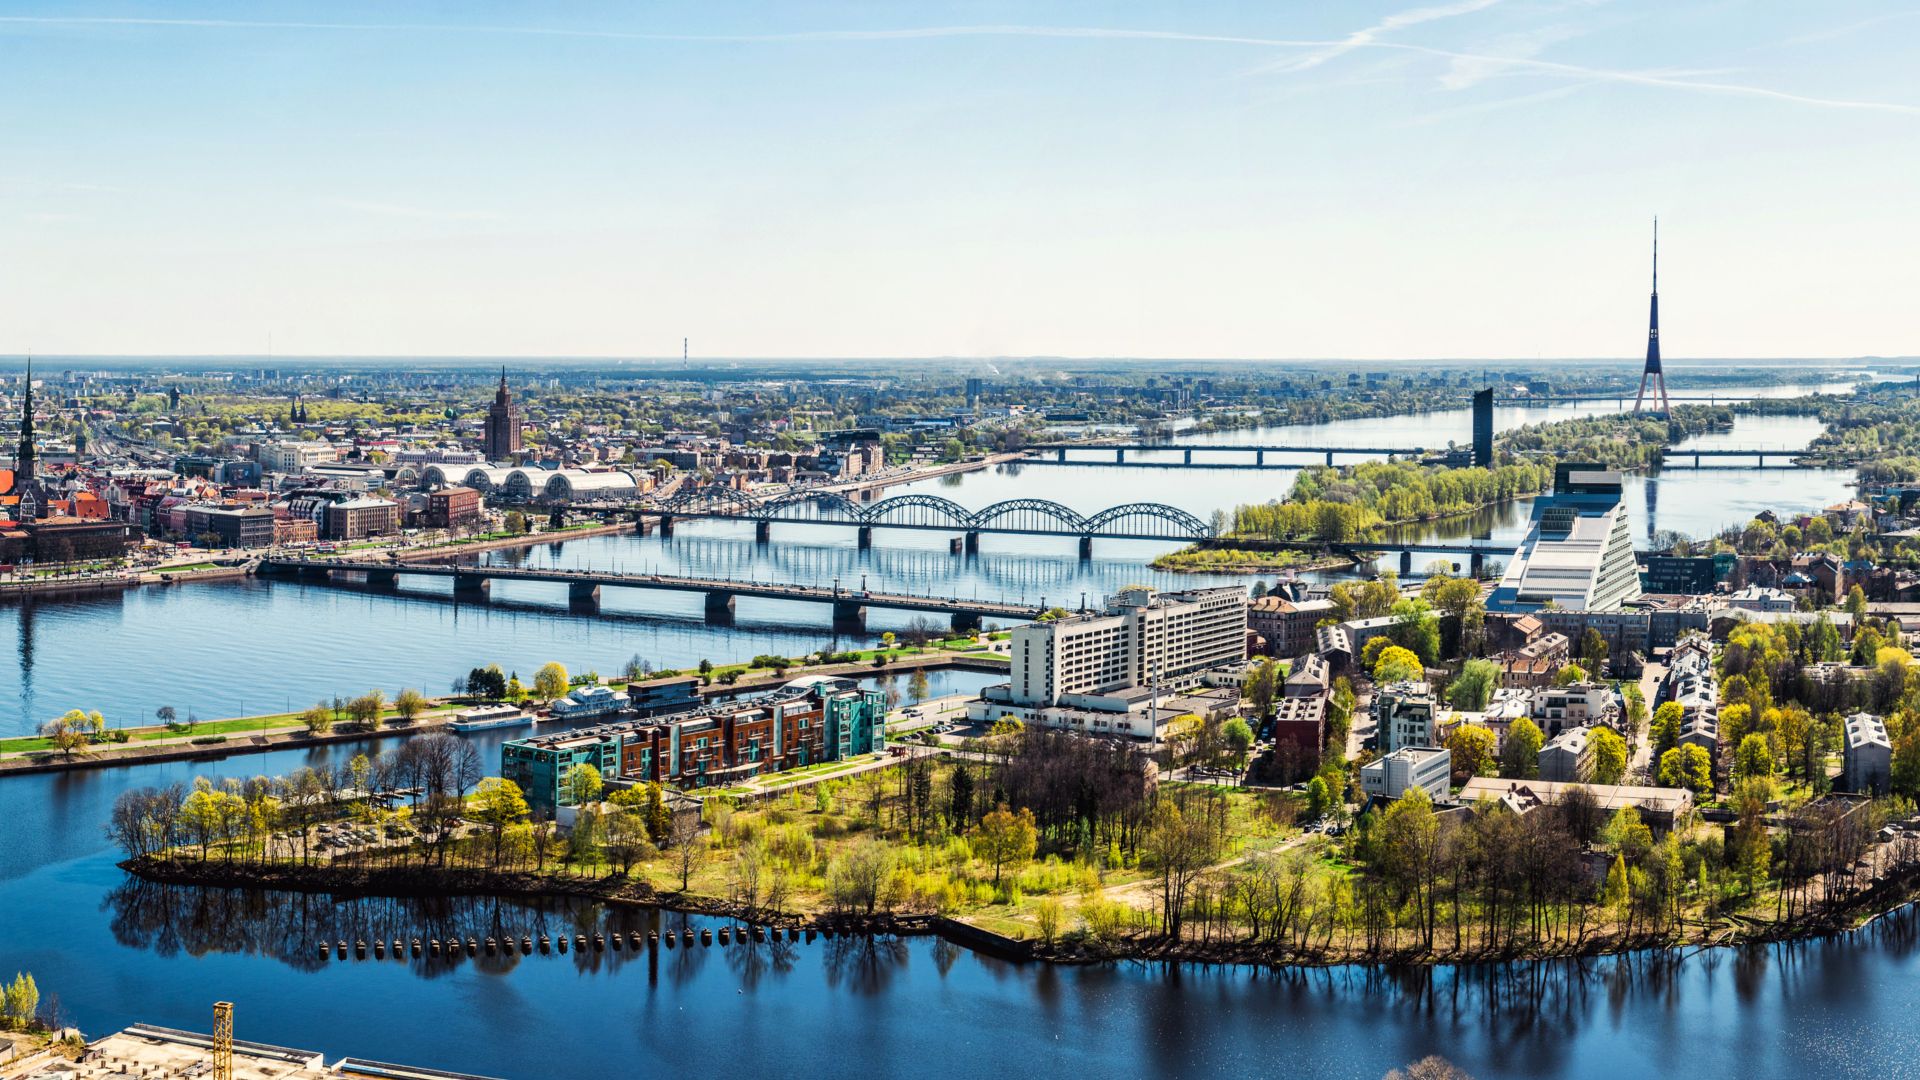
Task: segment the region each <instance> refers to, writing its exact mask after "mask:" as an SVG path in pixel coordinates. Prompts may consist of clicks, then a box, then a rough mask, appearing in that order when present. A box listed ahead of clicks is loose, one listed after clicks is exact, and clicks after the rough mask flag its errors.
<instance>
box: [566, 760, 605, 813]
mask: <svg viewBox="0 0 1920 1080" xmlns="http://www.w3.org/2000/svg"><path fill="white" fill-rule="evenodd" d="M601 786H602V784H601V780H600V770H599V769H596V768H594V767H593V765H592V764H590V763H588V762H585V761H582V762H579V763H577V764H575V765H574V766H573V768H571V769H568V770H567V773H566V775H565V776H563V777H562V778H561V780H560V788H561V790H562V791H564V792H565V793H566V803H567V805H568V806H585V805H587V804H588V803H590V802H592V801H594V800H595V799H598V798H599V797H600V789H601Z"/></svg>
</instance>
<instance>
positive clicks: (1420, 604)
mask: <svg viewBox="0 0 1920 1080" xmlns="http://www.w3.org/2000/svg"><path fill="white" fill-rule="evenodd" d="M1391 614H1392V615H1393V626H1392V627H1390V628H1389V629H1388V631H1387V636H1388V637H1390V638H1392V639H1393V642H1394V644H1396V645H1398V646H1400V647H1401V648H1403V649H1406V650H1408V651H1409V652H1411V653H1413V654H1414V655H1415V656H1418V657H1419V658H1420V662H1421V663H1422V664H1431V663H1433V662H1434V661H1436V660H1438V659H1439V658H1440V620H1439V618H1438V617H1437V616H1435V615H1434V613H1433V608H1432V606H1431V605H1429V604H1428V603H1427V602H1426V601H1425V600H1424V599H1421V598H1420V597H1417V596H1414V597H1407V598H1404V599H1400V600H1396V601H1394V603H1393V607H1392V609H1391Z"/></svg>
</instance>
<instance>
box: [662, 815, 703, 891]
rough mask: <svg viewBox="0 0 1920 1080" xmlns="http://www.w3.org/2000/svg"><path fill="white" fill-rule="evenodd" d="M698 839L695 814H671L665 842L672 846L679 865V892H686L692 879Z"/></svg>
mask: <svg viewBox="0 0 1920 1080" xmlns="http://www.w3.org/2000/svg"><path fill="white" fill-rule="evenodd" d="M699 838H700V818H699V816H698V815H696V814H673V815H671V816H670V817H669V818H668V822H667V840H668V841H669V842H670V843H672V844H673V850H674V854H675V855H676V857H677V861H678V862H679V864H680V891H681V892H686V891H687V882H688V881H689V880H690V879H691V878H692V877H693V862H694V859H695V858H697V857H698V856H699V851H698V849H696V848H695V846H694V841H695V840H698V839H699Z"/></svg>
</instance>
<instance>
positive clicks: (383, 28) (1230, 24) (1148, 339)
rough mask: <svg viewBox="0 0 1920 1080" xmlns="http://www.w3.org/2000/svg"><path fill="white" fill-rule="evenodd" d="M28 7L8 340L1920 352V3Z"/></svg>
mask: <svg viewBox="0 0 1920 1080" xmlns="http://www.w3.org/2000/svg"><path fill="white" fill-rule="evenodd" d="M1906 5H1907V6H1902V5H1900V4H1888V3H1850V2H1846V0H1827V2H1823V3H1818V4H1809V3H1779V2H1777V0H1752V2H1743V0H1718V2H1705V3H1686V4H1676V3H1672V2H1670V0H1392V2H1388V3H1371V2H1339V3H1312V4H1309V3H1300V2H1292V0H1258V2H1256V0H1242V2H1237V3H1236V2H1231V0H1221V2H1217V3H1205V4H1202V3H1191V2H1189V3H1171V2H1155V3H1149V2H1139V3H1101V2H1096V0H1080V2H1075V3H1061V4H1052V3H1045V2H1039V0H1033V2H1023V3H997V2H974V3H953V4H939V3H915V4H903V3H897V2H896V3H880V2H867V3H858V2H844V3H810V2H805V0H785V2H769V3H750V2H712V0H710V2H706V3H688V4H674V3H647V4H634V3H596V2H591V0H567V2H559V0H553V2H532V0H529V2H526V3H517V4H506V3H498V4H494V3H485V2H478V0H475V2H468V3H433V2H428V0H413V2H405V0H396V2H382V3H355V2H352V0H338V2H329V3H309V4H300V3H274V2H260V0H256V2H249V3H231V4H216V3H196V2H193V0H172V2H168V3H139V2H123V3H105V4H102V3H87V2H84V0H81V2H62V3H53V2H52V0H44V2H41V0H0V354H5V355H20V354H23V353H26V352H27V351H29V350H32V351H34V352H36V353H40V354H54V355H60V354H64V355H83V354H100V355H169V354H173V355H178V354H194V355H208V354H231V355H237V356H247V357H254V356H264V355H268V354H269V352H271V355H284V356H293V355H400V356H408V355H423V356H429V355H430V356H611V357H659V356H669V355H677V354H678V352H679V350H680V347H681V339H682V338H683V337H686V338H690V339H691V349H692V351H693V353H694V354H695V355H697V356H701V357H708V358H712V357H833V358H861V357H875V358H899V357H931V356H959V357H1019V356H1074V357H1095V356H1112V357H1166V358H1247V359H1274V360H1287V359H1315V358H1356V359H1375V358H1382V359H1384V358H1394V359H1418V358H1479V357H1486V358H1517V359H1532V358H1554V357H1614V356H1618V357H1627V358H1631V357H1635V356H1638V355H1640V354H1641V352H1642V351H1643V349H1644V343H1645V340H1646V330H1645V326H1646V293H1647V286H1648V281H1647V276H1648V265H1647V264H1648V245H1649V239H1650V237H1649V233H1650V231H1651V223H1652V219H1653V217H1654V216H1655V215H1656V214H1657V215H1658V216H1659V217H1660V237H1661V271H1662V273H1661V284H1662V286H1663V292H1662V297H1661V299H1662V304H1661V306H1662V312H1661V316H1662V320H1661V321H1662V340H1663V350H1664V352H1665V353H1666V355H1667V356H1668V357H1669V358H1684V357H1689V356H1693V357H1782V356H1789V357H1799V356H1806V357H1850V356H1872V355H1883V356H1886V355H1911V354H1914V353H1920V322H1916V321H1915V320H1914V319H1913V317H1912V314H1913V311H1914V299H1913V290H1914V284H1915V282H1916V281H1917V280H1920V273H1916V269H1915V263H1914V260H1915V259H1916V257H1920V194H1917V193H1920V62H1916V61H1917V60H1920V49H1917V48H1916V43H1920V0H1906Z"/></svg>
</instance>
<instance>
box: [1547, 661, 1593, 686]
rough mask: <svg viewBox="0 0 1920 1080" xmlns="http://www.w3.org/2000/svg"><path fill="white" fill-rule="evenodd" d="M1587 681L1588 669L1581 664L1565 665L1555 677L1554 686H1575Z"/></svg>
mask: <svg viewBox="0 0 1920 1080" xmlns="http://www.w3.org/2000/svg"><path fill="white" fill-rule="evenodd" d="M1586 681H1587V669H1586V668H1583V667H1581V666H1580V665H1579V664H1563V665H1561V668H1560V670H1559V671H1557V672H1555V673H1554V675H1553V685H1555V686H1573V685H1576V684H1578V683H1583V682H1586Z"/></svg>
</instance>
